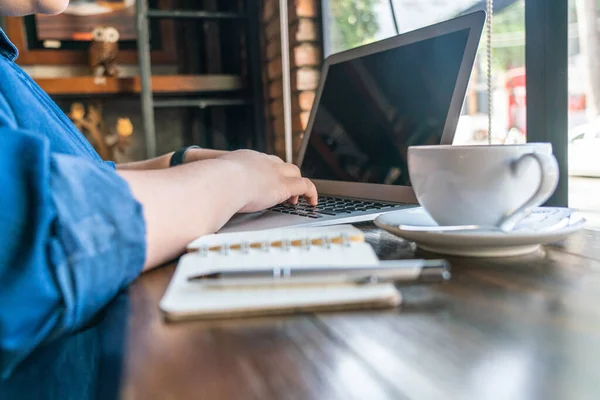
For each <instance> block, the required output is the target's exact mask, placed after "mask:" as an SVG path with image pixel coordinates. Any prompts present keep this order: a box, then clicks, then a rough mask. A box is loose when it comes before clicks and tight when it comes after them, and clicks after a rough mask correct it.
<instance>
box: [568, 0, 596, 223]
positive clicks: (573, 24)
mask: <svg viewBox="0 0 600 400" xmlns="http://www.w3.org/2000/svg"><path fill="white" fill-rule="evenodd" d="M599 11H600V0H569V136H568V137H569V206H570V207H573V208H577V209H579V210H581V211H582V212H583V213H584V214H585V217H586V219H587V220H588V227H590V228H598V229H600V117H599V115H600V68H598V66H599V65H600V36H599V32H598V17H599V16H600V12H599Z"/></svg>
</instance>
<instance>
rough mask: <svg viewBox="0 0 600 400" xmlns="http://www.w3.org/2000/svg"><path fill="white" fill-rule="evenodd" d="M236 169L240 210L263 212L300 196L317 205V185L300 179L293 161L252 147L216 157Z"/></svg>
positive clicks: (296, 199)
mask: <svg viewBox="0 0 600 400" xmlns="http://www.w3.org/2000/svg"><path fill="white" fill-rule="evenodd" d="M217 160H223V161H227V162H229V163H232V164H234V165H236V166H237V167H238V168H239V174H240V175H239V178H240V179H237V180H236V182H237V184H238V185H239V191H238V193H239V196H242V197H243V198H244V199H245V201H244V206H243V207H242V209H241V210H239V212H255V211H262V210H264V209H267V208H269V207H272V206H274V205H276V204H279V203H283V202H284V201H290V202H291V203H294V204H295V203H297V202H298V197H299V196H304V197H306V200H307V202H308V203H309V204H311V205H317V197H318V194H317V188H316V187H315V185H314V184H313V183H312V182H311V181H310V180H308V179H306V178H303V177H302V175H301V174H300V169H299V168H298V167H297V166H296V165H294V164H288V163H285V162H283V161H282V160H281V159H280V158H279V157H276V156H270V155H266V154H263V153H258V152H256V151H251V150H238V151H234V152H231V153H228V154H226V155H224V156H221V157H219V158H217Z"/></svg>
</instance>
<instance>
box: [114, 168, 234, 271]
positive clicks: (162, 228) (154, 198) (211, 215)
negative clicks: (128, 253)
mask: <svg viewBox="0 0 600 400" xmlns="http://www.w3.org/2000/svg"><path fill="white" fill-rule="evenodd" d="M200 163H202V166H201V168H198V167H199V165H198V164H197V163H193V164H195V165H192V164H188V165H182V166H179V167H177V168H168V169H163V170H152V171H131V170H122V171H119V174H120V175H121V176H122V177H123V178H124V179H125V180H126V181H127V182H128V183H129V185H130V187H131V190H132V191H133V194H134V196H135V197H136V199H137V200H138V201H139V202H140V203H141V204H142V206H143V208H144V218H145V221H146V241H147V250H146V263H145V266H144V268H145V269H149V268H152V267H155V266H158V265H160V264H163V263H165V262H167V261H169V260H172V259H174V258H176V257H177V256H179V255H180V254H181V253H183V251H184V250H185V246H186V245H187V244H188V243H189V242H190V241H192V240H193V239H195V238H197V237H198V236H201V235H204V234H208V233H214V232H216V231H218V230H219V229H220V228H221V227H222V226H223V225H224V224H225V223H226V222H227V221H228V220H229V218H231V217H232V216H233V215H234V214H235V213H236V212H237V211H239V210H240V209H241V208H242V206H243V202H242V201H241V200H240V197H239V195H238V194H237V193H236V190H237V185H236V184H235V182H236V179H239V177H240V174H241V171H239V170H238V169H237V167H236V166H235V165H232V163H230V162H228V161H223V160H206V161H200ZM223 182H228V184H225V185H224V184H223Z"/></svg>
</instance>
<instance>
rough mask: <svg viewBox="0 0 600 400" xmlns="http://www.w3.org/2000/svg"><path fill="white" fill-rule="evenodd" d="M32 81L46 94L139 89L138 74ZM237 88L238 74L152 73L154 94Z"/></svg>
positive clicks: (107, 92)
mask: <svg viewBox="0 0 600 400" xmlns="http://www.w3.org/2000/svg"><path fill="white" fill-rule="evenodd" d="M35 81H36V82H37V84H38V85H40V87H41V88H42V89H43V90H44V91H46V93H48V94H49V95H62V96H67V95H68V96H77V95H94V94H98V95H102V94H135V93H140V92H141V90H142V88H141V82H140V78H139V77H137V76H136V77H130V78H106V80H105V82H104V84H98V83H96V82H95V78H94V77H92V76H75V77H68V78H38V79H35ZM239 89H242V80H241V78H240V77H239V76H237V75H156V76H153V77H152V91H153V92H154V93H155V94H173V93H177V94H182V93H183V94H185V93H190V94H191V93H206V92H225V91H233V90H239Z"/></svg>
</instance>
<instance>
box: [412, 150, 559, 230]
mask: <svg viewBox="0 0 600 400" xmlns="http://www.w3.org/2000/svg"><path fill="white" fill-rule="evenodd" d="M408 168H409V175H410V180H411V183H412V186H413V189H414V191H415V194H416V196H417V199H418V201H419V204H421V206H422V207H423V208H424V209H425V210H426V211H427V212H428V213H429V214H430V215H431V217H432V218H433V219H434V220H435V221H436V222H437V223H438V224H439V225H482V226H497V227H501V228H502V229H504V230H510V229H512V228H513V227H514V225H515V224H516V223H517V222H518V221H519V220H520V219H521V218H522V217H524V216H525V215H526V213H527V211H528V210H530V209H531V208H533V207H536V206H540V205H541V204H543V203H544V202H545V201H546V200H548V198H549V197H550V196H551V195H552V194H553V193H554V190H556V186H557V185H558V176H559V172H558V163H557V162H556V158H554V155H553V154H552V145H551V144H550V143H529V144H522V145H481V146H451V145H438V146H413V147H410V148H409V149H408Z"/></svg>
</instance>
